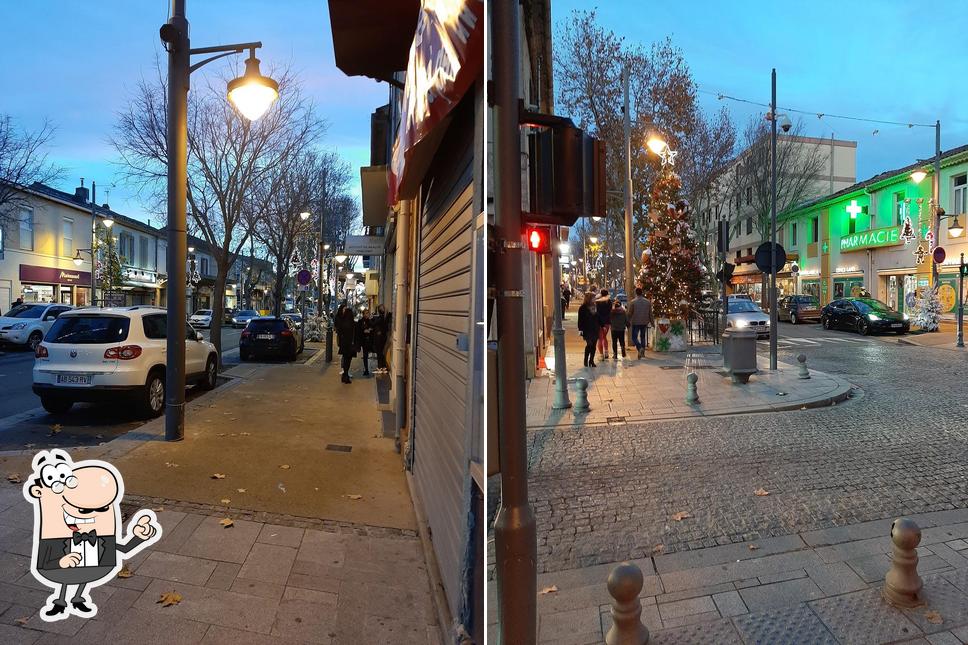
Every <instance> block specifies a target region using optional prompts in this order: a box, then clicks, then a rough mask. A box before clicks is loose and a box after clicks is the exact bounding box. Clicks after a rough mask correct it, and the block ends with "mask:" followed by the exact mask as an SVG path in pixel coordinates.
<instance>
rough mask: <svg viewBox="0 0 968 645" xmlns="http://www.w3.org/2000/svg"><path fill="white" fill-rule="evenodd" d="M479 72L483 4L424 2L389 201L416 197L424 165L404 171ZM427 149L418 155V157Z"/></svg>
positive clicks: (431, 142)
mask: <svg viewBox="0 0 968 645" xmlns="http://www.w3.org/2000/svg"><path fill="white" fill-rule="evenodd" d="M483 70H484V2H483V0H435V1H434V2H430V1H429V0H424V2H423V10H422V11H421V12H420V18H419V21H418V23H417V30H416V33H415V34H414V37H413V44H412V45H411V46H410V57H409V61H408V63H407V77H406V85H405V88H404V90H403V106H402V115H401V119H400V125H399V127H398V129H397V136H396V141H394V144H393V157H392V159H391V161H390V169H389V170H390V172H389V174H388V177H387V180H388V183H389V191H388V193H387V199H388V202H389V203H391V204H393V203H394V202H396V201H397V200H399V199H409V198H412V197H414V196H415V195H416V192H417V187H418V186H419V185H420V181H421V179H422V178H423V177H422V175H423V171H424V165H423V164H418V165H420V168H416V167H413V166H410V167H408V165H409V163H410V161H411V159H413V158H414V157H415V155H416V151H417V148H418V147H420V144H421V143H422V142H426V145H425V146H423V147H424V148H426V147H436V144H437V143H439V142H440V137H439V136H437V137H430V136H428V135H430V134H431V133H432V132H433V130H434V128H435V127H436V126H438V125H440V124H441V122H442V121H443V120H444V118H445V117H446V116H447V115H448V114H449V113H450V111H451V110H452V109H453V108H454V107H455V106H456V105H457V104H458V102H460V99H461V98H462V97H463V96H464V94H465V93H466V92H467V90H468V89H470V87H471V86H472V85H473V84H474V81H475V80H476V79H477V77H478V76H480V75H481V74H482V73H483ZM426 155H427V151H426V150H424V151H423V156H426Z"/></svg>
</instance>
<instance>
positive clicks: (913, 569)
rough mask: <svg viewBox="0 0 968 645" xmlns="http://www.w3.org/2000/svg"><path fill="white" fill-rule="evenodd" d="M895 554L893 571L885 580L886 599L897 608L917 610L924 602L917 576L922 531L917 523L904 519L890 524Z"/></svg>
mask: <svg viewBox="0 0 968 645" xmlns="http://www.w3.org/2000/svg"><path fill="white" fill-rule="evenodd" d="M891 540H892V541H893V542H894V554H893V556H892V557H891V568H890V570H889V571H888V572H887V575H886V576H885V577H884V594H883V595H884V599H885V600H886V601H887V602H889V603H891V604H892V605H896V606H898V607H917V606H918V605H923V604H924V602H923V601H922V600H921V587H922V586H924V584H923V583H922V582H921V577H920V576H919V575H918V550H917V548H918V544H920V543H921V529H920V528H918V525H917V524H916V523H915V522H914V520H912V519H910V518H907V517H902V518H900V519H896V520H894V524H892V525H891Z"/></svg>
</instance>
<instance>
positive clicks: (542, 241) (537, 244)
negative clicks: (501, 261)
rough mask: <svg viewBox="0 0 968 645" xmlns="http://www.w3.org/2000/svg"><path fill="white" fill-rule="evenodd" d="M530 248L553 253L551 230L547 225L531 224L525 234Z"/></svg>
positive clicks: (537, 251) (539, 251)
mask: <svg viewBox="0 0 968 645" xmlns="http://www.w3.org/2000/svg"><path fill="white" fill-rule="evenodd" d="M524 239H525V242H526V243H527V245H528V250H530V251H533V252H535V253H551V231H550V230H549V229H548V227H546V226H529V227H528V228H527V231H526V232H525V236H524Z"/></svg>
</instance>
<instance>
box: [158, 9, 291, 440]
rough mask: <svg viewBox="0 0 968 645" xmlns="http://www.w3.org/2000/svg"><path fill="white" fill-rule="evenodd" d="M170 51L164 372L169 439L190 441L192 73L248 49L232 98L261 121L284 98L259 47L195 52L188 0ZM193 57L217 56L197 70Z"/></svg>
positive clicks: (176, 16) (178, 12)
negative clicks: (262, 69) (265, 69)
mask: <svg viewBox="0 0 968 645" xmlns="http://www.w3.org/2000/svg"><path fill="white" fill-rule="evenodd" d="M160 36H161V40H162V41H164V42H165V43H166V48H167V50H168V114H167V117H168V126H167V127H168V132H167V145H168V270H169V271H170V272H171V275H169V277H168V288H169V293H168V321H167V329H166V332H167V338H168V339H170V341H171V342H169V343H168V345H167V350H166V364H167V369H166V371H165V439H166V440H167V441H180V440H181V439H183V438H184V437H185V343H183V342H175V341H176V339H180V338H184V336H185V321H186V320H187V317H186V315H185V288H186V284H185V275H184V272H185V262H186V247H187V237H186V235H187V215H186V202H187V199H188V88H189V76H190V75H191V73H192V72H194V71H195V70H197V69H199V68H200V67H202V66H203V65H205V64H207V63H210V62H212V61H213V60H216V59H219V58H222V57H224V56H228V55H230V54H241V53H243V52H244V51H245V50H246V49H248V50H249V52H250V54H249V58H248V60H246V63H245V67H246V69H245V75H244V76H242V77H240V78H237V79H234V80H232V81H230V82H229V84H228V88H227V91H228V98H229V100H230V101H231V102H232V103H233V104H234V105H235V107H236V109H238V110H239V112H241V113H242V115H243V116H245V117H246V118H248V119H250V120H253V119H257V118H259V117H260V116H262V114H264V113H265V111H266V110H267V109H269V106H270V105H271V104H272V102H273V101H275V99H277V98H278V96H279V85H278V83H276V82H275V81H273V80H272V79H269V78H266V77H264V76H262V75H261V74H260V73H259V60H258V59H257V58H256V57H255V50H256V49H257V48H259V47H262V43H260V42H250V43H240V44H234V45H219V46H215V47H203V48H200V49H191V45H190V41H189V37H188V19H187V18H186V16H185V0H171V17H170V18H169V20H168V22H167V23H165V24H164V25H162V26H161V30H160ZM193 54H214V55H213V56H209V57H208V58H205V59H204V60H201V61H199V62H198V63H196V64H194V65H192V63H191V57H192V55H193Z"/></svg>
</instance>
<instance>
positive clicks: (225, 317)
mask: <svg viewBox="0 0 968 645" xmlns="http://www.w3.org/2000/svg"><path fill="white" fill-rule="evenodd" d="M236 311H238V309H236V308H235V307H226V308H225V310H224V311H223V312H222V324H223V325H231V324H232V318H234V317H235V312H236Z"/></svg>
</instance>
